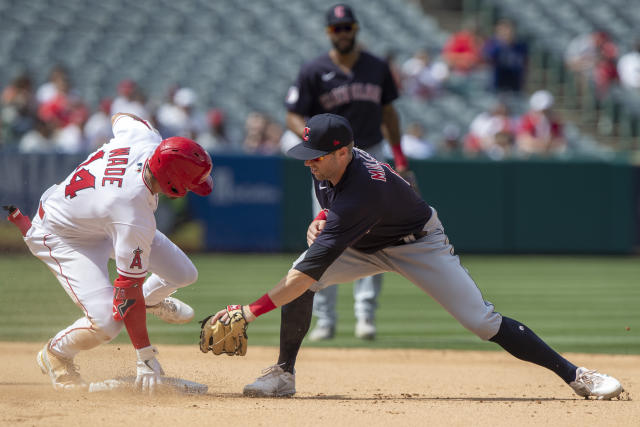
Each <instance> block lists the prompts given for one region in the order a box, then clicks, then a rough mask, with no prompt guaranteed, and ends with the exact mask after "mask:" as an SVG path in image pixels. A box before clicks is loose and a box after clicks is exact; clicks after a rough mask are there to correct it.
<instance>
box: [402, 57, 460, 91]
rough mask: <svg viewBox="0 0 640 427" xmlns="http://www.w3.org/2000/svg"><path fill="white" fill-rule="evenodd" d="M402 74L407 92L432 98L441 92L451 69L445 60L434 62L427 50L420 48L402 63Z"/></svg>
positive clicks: (403, 85) (403, 84)
mask: <svg viewBox="0 0 640 427" xmlns="http://www.w3.org/2000/svg"><path fill="white" fill-rule="evenodd" d="M402 76H403V80H402V87H403V88H404V90H405V92H406V93H407V94H409V95H412V96H416V97H419V98H431V97H433V96H436V95H438V94H439V92H440V90H441V88H442V84H443V82H444V81H445V80H446V79H447V77H448V76H449V69H448V67H447V65H446V64H445V63H444V62H442V61H439V60H437V61H433V62H432V61H431V57H430V56H429V54H428V53H427V52H426V51H424V50H419V51H417V52H416V53H415V54H414V55H413V57H411V58H409V59H408V60H406V61H405V62H404V64H402Z"/></svg>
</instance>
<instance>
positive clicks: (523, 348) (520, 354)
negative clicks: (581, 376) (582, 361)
mask: <svg viewBox="0 0 640 427" xmlns="http://www.w3.org/2000/svg"><path fill="white" fill-rule="evenodd" d="M489 341H493V342H495V343H496V344H498V345H500V346H501V347H502V348H504V349H505V350H507V351H508V352H509V353H511V354H512V355H513V356H515V357H517V358H518V359H520V360H525V361H527V362H531V363H535V364H536V365H540V366H544V367H545V368H547V369H550V370H552V371H553V372H555V373H556V374H557V375H558V376H559V377H560V378H562V379H563V380H564V382H566V383H567V384H568V383H570V382H571V381H574V380H575V379H576V369H577V366H575V365H574V364H572V363H571V362H569V361H568V360H567V359H565V358H564V357H562V356H560V355H559V354H558V353H556V352H555V351H554V350H553V349H552V348H551V347H549V346H548V345H547V344H546V343H545V342H544V341H542V339H540V337H538V336H537V335H536V334H535V333H534V332H533V331H532V330H531V329H529V328H527V327H526V326H525V325H523V324H522V323H520V322H518V321H516V320H513V319H510V318H508V317H505V316H503V317H502V323H501V324H500V330H499V331H498V333H497V334H496V335H495V336H494V337H493V338H491V339H489Z"/></svg>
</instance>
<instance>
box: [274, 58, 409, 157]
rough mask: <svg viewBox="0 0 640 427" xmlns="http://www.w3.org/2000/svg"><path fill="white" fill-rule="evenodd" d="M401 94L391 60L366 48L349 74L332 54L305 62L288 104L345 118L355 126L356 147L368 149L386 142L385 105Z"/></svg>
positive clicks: (303, 110) (308, 113)
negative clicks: (373, 53) (393, 75)
mask: <svg viewBox="0 0 640 427" xmlns="http://www.w3.org/2000/svg"><path fill="white" fill-rule="evenodd" d="M397 97H398V89H397V88H396V85H395V82H394V81H393V77H392V76H391V70H390V69H389V66H388V65H387V63H386V62H385V61H383V60H382V59H380V58H377V57H375V56H373V55H371V54H370V53H368V52H365V51H362V52H360V56H359V57H358V60H357V61H356V63H355V64H354V65H353V68H352V69H351V73H349V74H345V73H344V71H342V69H341V68H340V67H338V66H337V65H336V64H335V63H334V62H333V61H332V60H331V58H330V57H329V54H324V55H322V56H319V57H317V58H315V59H314V60H312V61H310V62H308V63H306V64H304V65H303V66H302V68H301V69H300V73H299V74H298V79H297V81H296V85H295V86H293V87H292V88H291V89H289V94H288V95H287V99H286V101H285V105H286V107H287V109H288V110H289V111H291V112H292V113H296V114H300V115H301V116H303V117H306V118H308V117H311V116H314V115H316V114H321V113H333V114H337V115H339V116H343V117H345V118H346V119H347V120H349V123H350V124H351V128H352V129H353V134H354V139H355V145H356V147H359V148H362V149H367V148H368V147H371V146H374V145H376V144H378V143H379V142H380V141H382V138H383V137H382V131H381V129H380V126H381V124H382V106H383V105H387V104H390V103H391V102H393V100H395V99H396V98H397Z"/></svg>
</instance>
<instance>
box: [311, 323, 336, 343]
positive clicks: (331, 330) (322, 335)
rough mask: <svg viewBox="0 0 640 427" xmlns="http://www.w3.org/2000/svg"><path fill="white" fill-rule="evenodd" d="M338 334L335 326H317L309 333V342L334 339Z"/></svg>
mask: <svg viewBox="0 0 640 427" xmlns="http://www.w3.org/2000/svg"><path fill="white" fill-rule="evenodd" d="M335 334H336V328H335V327H334V326H326V327H324V326H316V327H315V328H313V330H312V331H311V332H310V333H309V341H323V340H330V339H333V336H334V335H335Z"/></svg>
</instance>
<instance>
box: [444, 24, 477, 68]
mask: <svg viewBox="0 0 640 427" xmlns="http://www.w3.org/2000/svg"><path fill="white" fill-rule="evenodd" d="M442 56H443V58H444V60H445V62H446V63H447V65H448V66H449V68H450V69H451V71H452V72H457V73H463V74H466V73H468V72H470V71H472V70H474V69H475V68H477V67H478V65H480V63H481V61H482V38H481V37H480V36H479V34H478V31H477V26H476V24H475V22H474V21H471V20H470V21H467V22H466V23H465V24H464V26H463V28H462V30H460V31H458V32H456V33H453V34H452V35H451V37H449V39H448V40H447V41H446V43H445V44H444V47H443V48H442Z"/></svg>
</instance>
